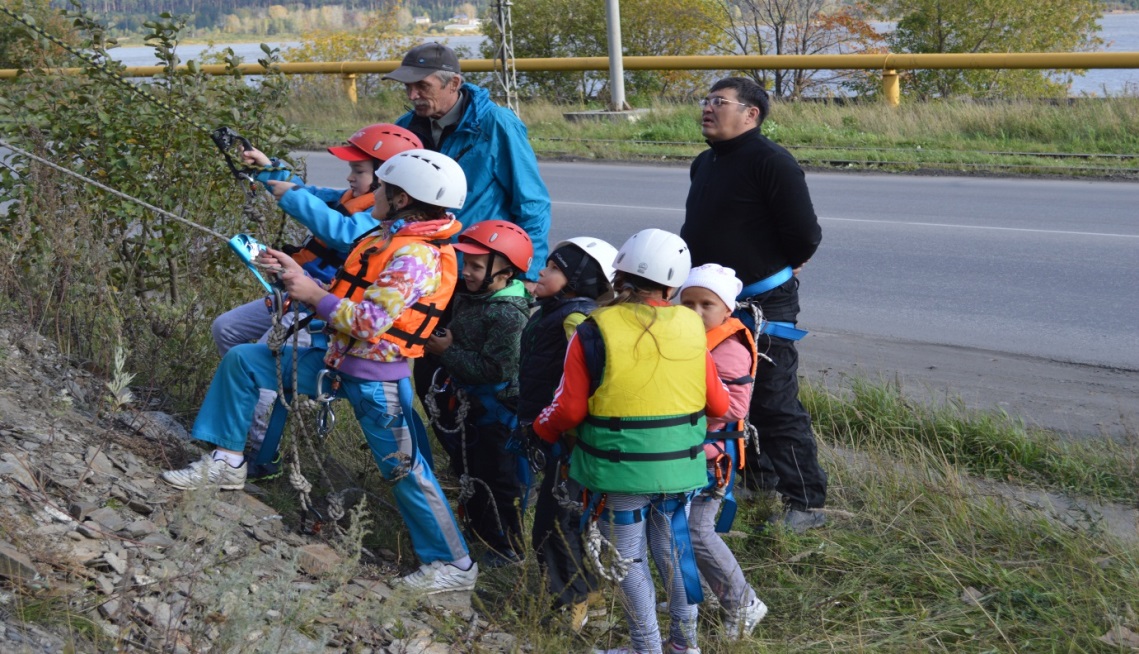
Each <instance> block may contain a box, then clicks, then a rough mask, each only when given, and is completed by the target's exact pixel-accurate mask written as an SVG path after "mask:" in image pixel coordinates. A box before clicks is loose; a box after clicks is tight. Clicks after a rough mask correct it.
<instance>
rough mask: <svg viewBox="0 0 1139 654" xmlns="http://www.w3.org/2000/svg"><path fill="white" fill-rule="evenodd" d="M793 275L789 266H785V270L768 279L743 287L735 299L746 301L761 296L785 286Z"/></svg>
mask: <svg viewBox="0 0 1139 654" xmlns="http://www.w3.org/2000/svg"><path fill="white" fill-rule="evenodd" d="M794 275H795V273H794V272H793V271H792V270H791V266H787V267H786V268H784V269H782V270H780V271H779V272H777V273H775V274H774V275H772V276H770V277H765V278H763V279H761V280H759V281H758V282H754V283H752V284H748V285H747V286H745V287H743V290H741V291H740V292H739V294H738V295H736V299H737V300H746V299H747V298H749V297H755V296H757V295H763V294H764V293H766V292H768V291H770V290H771V289H773V288H778V287H780V286H782V285H784V284H786V283H787V282H788V281H790V279H791V278H792V277H794Z"/></svg>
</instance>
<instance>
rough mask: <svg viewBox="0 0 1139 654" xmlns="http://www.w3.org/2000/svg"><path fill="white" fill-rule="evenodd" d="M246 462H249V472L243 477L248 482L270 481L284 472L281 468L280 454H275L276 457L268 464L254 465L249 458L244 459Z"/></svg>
mask: <svg viewBox="0 0 1139 654" xmlns="http://www.w3.org/2000/svg"><path fill="white" fill-rule="evenodd" d="M254 456H256V455H254ZM246 461H248V462H249V472H248V473H247V474H246V477H245V478H246V479H247V480H248V481H270V480H272V479H276V478H278V477H280V476H281V475H282V474H283V472H284V471H283V469H282V467H281V453H280V452H277V456H275V457H273V460H272V461H270V462H269V463H254V462H253V459H252V458H249V457H246Z"/></svg>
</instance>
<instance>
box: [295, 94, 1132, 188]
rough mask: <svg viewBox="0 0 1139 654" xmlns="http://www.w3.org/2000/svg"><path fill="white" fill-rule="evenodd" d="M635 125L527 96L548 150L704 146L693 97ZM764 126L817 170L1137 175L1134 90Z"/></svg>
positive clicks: (779, 106)
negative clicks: (580, 117) (584, 115)
mask: <svg viewBox="0 0 1139 654" xmlns="http://www.w3.org/2000/svg"><path fill="white" fill-rule="evenodd" d="M640 106H642V107H644V108H646V109H648V112H647V113H646V114H645V115H644V116H643V117H642V118H641V119H640V120H638V121H637V122H624V121H621V122H609V121H582V122H569V121H567V120H566V119H565V118H564V117H563V113H565V112H567V111H577V110H581V109H585V107H565V106H557V105H553V104H550V103H547V102H542V101H533V102H526V103H523V105H522V107H521V115H522V117H523V119H524V120H525V121H526V124H527V126H528V128H529V130H530V138H531V143H532V144H533V146H534V150H535V151H536V152H537V153H538V155H539V156H542V157H577V158H586V159H601V160H636V161H662V160H663V161H670V160H671V161H687V160H689V159H691V158H692V157H693V156H695V155H696V154H697V153H699V152H700V151H701V150H703V149H704V148H705V147H706V146H705V145H704V143H703V139H702V137H701V135H700V128H699V123H698V117H699V110H698V108H697V107H696V105H695V104H676V103H672V102H663V101H662V102H655V101H653V102H648V103H645V104H643V105H640ZM405 109H406V102H405V101H404V100H403V98H402V97H401V96H400V95H399V94H396V93H394V92H391V91H385V92H383V93H380V94H377V95H374V96H372V97H368V98H363V99H362V100H361V102H360V104H359V105H356V106H352V105H350V104H349V103H347V102H346V101H344V100H342V99H340V98H339V97H338V95H337V94H336V93H333V92H331V91H330V92H329V93H327V94H326V95H324V96H322V97H320V98H316V99H314V100H313V101H311V102H299V101H298V102H293V103H291V104H290V106H289V107H288V108H287V110H286V119H287V120H289V121H290V122H293V123H294V124H296V125H298V126H299V127H300V129H301V131H302V134H303V135H304V141H305V143H306V144H307V145H308V146H309V147H324V146H327V145H329V144H333V143H336V142H339V141H340V140H342V139H343V138H344V135H346V134H349V133H351V132H353V131H354V130H356V129H357V128H359V127H360V126H361V125H363V124H367V123H368V122H371V121H375V120H392V119H394V118H395V117H396V116H398V115H399V114H400V113H402V112H403V111H404V110H405ZM764 130H765V133H767V134H768V135H769V136H771V137H772V138H773V139H774V140H776V141H777V142H778V143H780V144H782V145H784V146H786V147H788V148H789V149H790V150H791V151H792V153H793V154H794V155H795V156H796V157H797V158H798V159H799V160H800V161H801V162H802V163H804V165H807V166H812V167H816V168H839V169H853V170H886V171H893V172H912V171H918V170H929V169H934V170H946V171H956V172H970V173H978V172H987V173H999V174H1045V175H1067V176H1087V177H1124V178H1133V177H1139V98H1136V97H1117V98H1103V99H1078V100H1073V101H1072V102H1070V103H1069V102H1059V103H1051V102H1047V101H1010V102H1003V103H979V102H970V101H949V102H928V103H905V104H903V105H902V106H901V107H897V108H890V107H886V106H884V105H882V104H880V103H877V102H862V103H851V104H846V105H838V104H830V103H822V102H779V103H776V104H775V105H774V106H773V108H772V115H771V117H770V118H769V119H768V122H767V123H766V124H765V126H764Z"/></svg>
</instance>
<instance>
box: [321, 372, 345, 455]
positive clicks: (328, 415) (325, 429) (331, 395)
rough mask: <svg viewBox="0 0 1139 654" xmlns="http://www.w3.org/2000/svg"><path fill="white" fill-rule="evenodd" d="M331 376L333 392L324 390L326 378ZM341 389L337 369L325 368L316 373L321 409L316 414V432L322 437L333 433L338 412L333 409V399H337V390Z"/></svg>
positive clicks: (330, 384)
mask: <svg viewBox="0 0 1139 654" xmlns="http://www.w3.org/2000/svg"><path fill="white" fill-rule="evenodd" d="M327 378H331V382H330V383H329V388H331V389H332V390H331V392H328V393H325V392H324V390H323V389H324V380H325V379H327ZM338 390H340V377H339V375H337V374H336V371H335V370H329V369H328V368H323V369H322V370H321V371H320V372H319V373H317V375H316V393H317V395H316V402H317V404H319V405H320V411H319V412H318V413H317V415H316V433H317V435H318V436H320V437H321V438H325V437H326V436H328V435H329V434H330V433H332V428H333V427H335V426H336V414H335V413H334V412H333V411H332V401H333V400H335V399H336V392H337V391H338Z"/></svg>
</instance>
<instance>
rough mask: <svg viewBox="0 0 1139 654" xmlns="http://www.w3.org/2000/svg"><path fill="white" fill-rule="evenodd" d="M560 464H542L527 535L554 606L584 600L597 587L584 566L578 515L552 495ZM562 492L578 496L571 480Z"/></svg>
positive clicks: (554, 462)
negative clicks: (552, 596)
mask: <svg viewBox="0 0 1139 654" xmlns="http://www.w3.org/2000/svg"><path fill="white" fill-rule="evenodd" d="M560 467H561V462H560V461H558V460H554V461H550V462H548V463H547V464H546V470H545V471H544V476H543V477H542V485H541V486H540V487H539V488H538V500H537V502H536V503H535V505H534V526H533V528H532V529H531V531H530V536H531V539H532V541H531V542H532V544H533V546H534V551H535V552H537V554H538V565H539V566H540V567H541V568H542V573H543V574H544V575H545V576H546V583H547V585H548V587H549V589H550V592H551V593H552V594H553V595H554V597H555V603H556V605H557V606H570V605H572V604H576V603H578V602H584V601H585V598H586V595H588V594H589V593H591V592H592V591H594V590H597V577H596V576H595V575H594V574H593V572H591V571H590V570H589V569H587V568H586V566H585V561H584V558H583V557H584V548H583V545H582V535H581V522H580V518H579V517H578V516H576V515H574V514H573V513H571V512H570V511H569V510H568V509H563V508H562V507H561V506H560V505H559V504H558V501H557V500H556V499H555V498H554V486H555V485H556V484H558V482H559V481H560V474H561V470H560ZM566 492H567V493H568V494H569V497H570V498H572V499H575V500H580V499H581V485H580V484H578V483H577V482H575V481H574V480H572V479H567V480H566Z"/></svg>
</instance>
